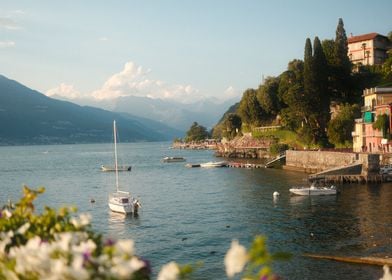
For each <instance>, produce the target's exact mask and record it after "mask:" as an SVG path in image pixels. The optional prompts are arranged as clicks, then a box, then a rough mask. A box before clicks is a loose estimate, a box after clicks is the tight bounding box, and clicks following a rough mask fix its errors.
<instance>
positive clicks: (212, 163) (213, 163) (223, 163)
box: [200, 161, 227, 168]
mask: <svg viewBox="0 0 392 280" xmlns="http://www.w3.org/2000/svg"><path fill="white" fill-rule="evenodd" d="M226 166H227V161H210V162H206V163H200V167H204V168H211V167H226Z"/></svg>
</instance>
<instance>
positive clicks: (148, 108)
mask: <svg viewBox="0 0 392 280" xmlns="http://www.w3.org/2000/svg"><path fill="white" fill-rule="evenodd" d="M51 97H53V98H56V99H60V100H65V101H70V102H75V103H77V104H79V105H89V106H94V107H99V108H102V109H106V110H110V111H113V112H118V113H128V114H132V115H134V116H139V117H143V118H148V119H152V120H154V121H157V122H160V123H163V124H166V125H168V126H170V127H175V128H176V129H178V130H180V131H182V132H183V134H185V131H187V130H188V129H189V128H190V127H191V125H192V124H193V122H198V123H199V124H200V125H203V126H204V127H206V128H207V129H211V128H212V127H213V126H214V125H215V124H216V123H217V122H218V121H219V119H220V118H221V117H222V115H223V114H224V113H225V112H226V110H227V108H229V107H230V106H231V105H233V104H234V103H236V102H238V99H239V98H233V99H229V100H226V101H224V102H221V101H219V100H217V99H216V98H208V99H203V100H200V101H195V102H193V103H182V102H178V101H175V100H173V99H158V98H150V97H141V96H125V97H118V98H115V99H110V100H101V101H99V100H94V99H92V98H77V99H66V98H65V97H64V96H56V95H53V96H51Z"/></svg>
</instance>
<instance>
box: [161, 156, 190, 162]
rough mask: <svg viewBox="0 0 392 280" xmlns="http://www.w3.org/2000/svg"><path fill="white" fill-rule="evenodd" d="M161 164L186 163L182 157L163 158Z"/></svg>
mask: <svg viewBox="0 0 392 280" xmlns="http://www.w3.org/2000/svg"><path fill="white" fill-rule="evenodd" d="M162 161H163V162H184V161H186V159H185V158H183V157H164V158H163V159H162Z"/></svg>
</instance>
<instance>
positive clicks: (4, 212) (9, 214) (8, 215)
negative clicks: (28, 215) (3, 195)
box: [2, 209, 12, 218]
mask: <svg viewBox="0 0 392 280" xmlns="http://www.w3.org/2000/svg"><path fill="white" fill-rule="evenodd" d="M2 215H4V216H6V217H7V218H10V217H11V216H12V213H11V212H10V211H9V210H8V209H4V210H3V211H2Z"/></svg>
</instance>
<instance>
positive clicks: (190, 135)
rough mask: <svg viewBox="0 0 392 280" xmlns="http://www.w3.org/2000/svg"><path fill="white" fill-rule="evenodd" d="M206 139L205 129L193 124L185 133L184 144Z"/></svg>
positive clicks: (195, 123)
mask: <svg viewBox="0 0 392 280" xmlns="http://www.w3.org/2000/svg"><path fill="white" fill-rule="evenodd" d="M207 138H208V132H207V129H206V128H205V127H204V126H202V125H199V124H198V123H197V122H194V123H193V124H192V126H191V127H190V128H189V130H188V131H187V132H186V137H185V142H192V141H196V142H197V141H203V140H205V139H207Z"/></svg>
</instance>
